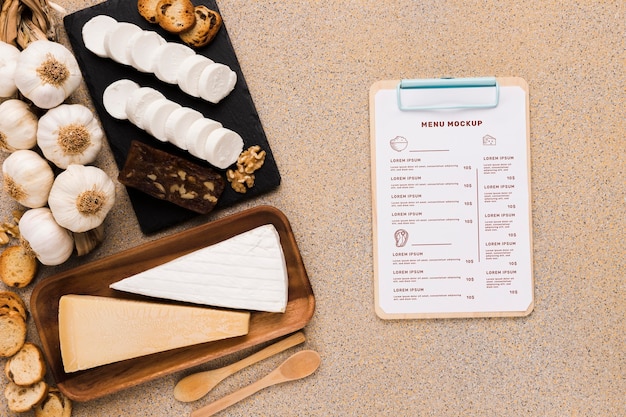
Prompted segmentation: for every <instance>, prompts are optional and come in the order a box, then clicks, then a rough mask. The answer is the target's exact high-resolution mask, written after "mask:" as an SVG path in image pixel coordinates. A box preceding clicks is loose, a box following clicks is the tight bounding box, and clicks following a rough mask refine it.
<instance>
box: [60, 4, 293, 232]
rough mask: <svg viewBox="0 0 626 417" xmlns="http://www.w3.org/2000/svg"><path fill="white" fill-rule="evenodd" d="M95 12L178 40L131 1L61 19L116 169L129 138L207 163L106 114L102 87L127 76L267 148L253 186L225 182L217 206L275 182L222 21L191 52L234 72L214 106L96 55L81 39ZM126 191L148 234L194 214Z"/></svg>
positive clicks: (246, 141)
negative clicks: (206, 40) (240, 187)
mask: <svg viewBox="0 0 626 417" xmlns="http://www.w3.org/2000/svg"><path fill="white" fill-rule="evenodd" d="M194 4H196V5H198V4H205V5H207V6H208V7H209V8H211V9H213V10H218V8H217V4H216V3H215V1H212V0H199V1H197V2H195V3H194ZM100 14H106V15H109V16H111V17H113V18H115V19H117V20H118V21H120V22H122V21H123V22H131V23H134V24H136V25H138V26H140V27H141V28H142V29H146V30H152V31H155V32H157V33H159V34H160V35H161V36H163V37H164V38H165V39H166V40H167V41H173V42H179V43H182V42H181V41H180V39H179V38H178V37H177V36H175V35H172V34H169V33H167V32H166V31H164V30H162V29H161V28H159V26H157V25H153V24H150V23H148V22H147V21H146V20H145V19H144V18H143V17H141V15H140V14H139V12H138V11H137V2H135V1H128V0H109V1H107V2H104V3H101V4H98V5H96V6H93V7H90V8H87V9H83V10H80V11H78V12H75V13H72V14H70V15H67V16H66V17H65V18H64V25H65V28H66V31H67V34H68V37H69V40H70V43H71V45H72V49H73V52H74V54H75V55H76V59H77V60H78V64H79V65H80V68H81V71H82V73H83V77H84V79H85V83H86V85H87V88H88V90H89V92H90V94H91V97H92V99H93V102H94V106H95V109H96V111H97V113H98V116H99V117H100V120H101V122H102V126H103V128H104V130H105V133H106V136H107V139H108V141H109V144H110V147H111V150H112V152H113V156H114V158H115V161H116V163H117V165H118V167H120V168H121V167H122V166H123V165H124V161H125V160H126V155H127V154H128V149H129V147H130V142H131V140H133V139H136V140H139V141H142V142H145V143H147V144H149V145H151V146H154V147H156V148H159V149H162V150H165V151H167V152H170V153H173V154H176V155H179V156H183V157H185V158H188V159H190V160H192V161H194V162H197V163H200V164H202V165H206V166H210V165H209V164H208V163H207V162H206V161H202V160H200V159H197V158H194V157H193V156H192V155H190V154H189V153H188V152H185V151H181V150H180V149H178V148H177V147H175V146H173V145H171V144H168V143H163V142H160V141H159V140H157V139H155V138H153V137H152V136H150V135H149V134H147V133H146V132H144V131H143V130H141V129H139V128H137V127H135V126H134V125H133V124H132V123H130V122H129V121H125V120H117V119H115V118H113V117H111V116H110V115H109V114H108V113H107V112H106V110H105V109H104V105H103V103H102V94H103V92H104V90H105V89H106V87H108V86H109V85H110V84H111V83H112V82H114V81H117V80H119V79H124V78H127V79H130V80H133V81H135V82H137V83H138V84H139V85H141V86H148V87H153V88H156V89H158V90H159V91H161V92H162V93H163V94H164V95H165V96H166V97H167V98H168V99H170V100H172V101H175V102H177V103H178V104H180V105H182V106H185V107H191V108H193V109H195V110H198V111H200V112H201V113H202V114H204V116H205V117H208V118H211V119H214V120H217V121H218V122H220V123H222V125H223V126H224V127H226V128H228V129H231V130H234V131H235V132H237V133H239V134H240V135H241V137H242V138H243V139H244V149H246V148H247V147H249V146H252V145H260V146H261V148H263V149H264V150H265V151H266V152H267V156H266V159H265V164H264V166H263V167H262V168H261V169H260V170H258V171H257V172H256V181H255V186H254V187H253V188H251V189H249V190H248V191H247V192H246V193H245V194H241V193H237V192H235V191H234V190H232V189H231V187H230V185H228V187H227V189H226V190H225V191H224V193H223V194H222V196H221V198H220V200H219V202H218V204H217V206H216V209H220V208H224V207H229V206H232V205H234V204H236V203H238V202H240V201H243V200H248V199H251V198H254V197H256V196H258V195H261V194H263V193H267V192H269V191H271V190H273V189H275V188H276V187H278V185H279V184H280V173H279V171H278V167H277V165H276V161H275V159H274V156H273V154H272V150H271V148H270V146H269V143H268V140H267V137H266V135H265V132H264V130H263V126H262V125H261V121H260V119H259V115H258V113H257V111H256V108H255V106H254V102H253V101H252V97H251V95H250V91H249V89H248V86H247V84H246V80H245V78H244V76H243V73H242V71H241V67H240V65H239V61H238V59H237V56H236V54H235V51H234V49H233V46H232V44H231V42H230V38H229V36H228V32H227V30H226V23H224V25H223V26H222V28H221V29H220V31H219V33H218V35H217V37H216V38H215V39H214V40H213V42H211V43H210V44H209V45H207V46H205V47H203V48H200V49H197V50H196V52H197V53H198V54H202V55H204V56H207V57H209V58H210V59H212V60H213V61H215V62H219V63H222V64H226V65H228V66H229V67H230V68H231V69H232V70H233V71H235V72H236V73H237V84H236V86H235V89H234V90H233V91H232V92H231V93H230V95H229V96H228V97H226V98H225V99H224V100H222V101H221V102H220V103H218V104H211V103H209V102H206V101H204V100H202V99H199V98H194V97H191V96H189V95H187V94H185V93H184V92H182V90H180V89H179V88H178V86H176V85H171V84H167V83H164V82H162V81H160V80H158V79H157V78H156V76H154V75H153V74H145V73H141V72H139V71H136V70H135V69H133V68H132V67H129V66H124V65H121V64H118V63H116V62H114V61H112V60H110V59H106V58H100V57H98V56H96V55H95V54H93V53H92V52H90V51H89V50H87V49H86V48H85V45H84V42H83V39H82V28H83V25H84V24H85V23H86V22H87V21H88V20H89V19H91V18H92V17H94V16H97V15H100ZM218 171H220V170H218ZM220 172H224V171H223V170H222V171H220ZM128 194H129V196H130V200H131V203H132V205H133V209H134V211H135V213H136V215H137V219H138V221H139V224H140V227H141V229H142V231H143V232H144V233H147V234H149V233H153V232H156V231H158V230H161V229H164V228H167V227H170V226H172V225H175V224H178V223H181V222H184V221H185V220H188V219H190V218H192V217H195V216H197V215H198V214H196V213H194V212H192V211H190V210H186V209H183V208H181V207H178V206H176V205H173V204H171V203H168V202H165V201H162V200H158V199H156V198H153V197H150V196H148V195H146V194H144V193H141V192H139V191H137V190H134V189H130V188H128Z"/></svg>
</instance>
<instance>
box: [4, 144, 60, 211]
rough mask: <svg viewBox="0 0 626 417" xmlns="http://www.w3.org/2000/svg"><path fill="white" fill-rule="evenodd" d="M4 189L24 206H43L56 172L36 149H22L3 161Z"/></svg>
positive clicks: (46, 200)
mask: <svg viewBox="0 0 626 417" xmlns="http://www.w3.org/2000/svg"><path fill="white" fill-rule="evenodd" d="M2 174H3V176H4V190H5V192H6V193H7V194H8V195H9V196H11V198H13V199H14V200H16V201H17V202H18V203H20V204H21V205H23V206H26V207H30V208H36V207H43V206H45V205H46V203H47V202H48V194H49V193H50V188H52V182H53V181H54V173H53V172H52V168H50V165H48V161H46V160H45V159H43V158H42V157H41V156H39V154H37V153H36V152H34V151H30V150H26V149H22V150H18V151H15V152H13V153H12V154H11V155H9V156H8V157H7V158H6V159H5V160H4V162H3V163H2Z"/></svg>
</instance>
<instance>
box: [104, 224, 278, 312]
mask: <svg viewBox="0 0 626 417" xmlns="http://www.w3.org/2000/svg"><path fill="white" fill-rule="evenodd" d="M110 287H111V288H113V289H116V290H119V291H126V292H131V293H137V294H143V295H147V296H151V297H159V298H166V299H172V300H178V301H186V302H190V303H196V304H205V305H211V306H219V307H226V308H236V309H244V310H257V311H268V312H284V311H285V309H286V306H287V301H288V274H287V267H286V263H285V256H284V253H283V250H282V246H281V244H280V236H279V234H278V231H277V230H276V228H275V227H274V226H273V225H272V224H266V225H263V226H259V227H256V228H254V229H252V230H249V231H247V232H244V233H241V234H239V235H235V236H233V237H231V238H230V239H227V240H224V241H222V242H219V243H216V244H214V245H211V246H207V247H205V248H202V249H199V250H196V251H194V252H191V253H189V254H187V255H184V256H181V257H179V258H176V259H174V260H172V261H170V262H167V263H164V264H162V265H159V266H157V267H154V268H151V269H148V270H146V271H143V272H140V273H138V274H136V275H133V276H130V277H128V278H125V279H123V280H121V281H118V282H115V283H113V284H111V286H110Z"/></svg>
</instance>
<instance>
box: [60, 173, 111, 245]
mask: <svg viewBox="0 0 626 417" xmlns="http://www.w3.org/2000/svg"><path fill="white" fill-rule="evenodd" d="M114 203H115V184H114V182H113V180H111V178H110V177H109V176H108V175H107V174H106V173H105V172H104V171H103V170H101V169H100V168H98V167H95V166H85V165H77V164H72V165H69V166H68V167H67V169H66V170H65V171H63V172H62V173H60V174H59V175H57V177H56V178H55V180H54V183H53V184H52V188H51V189H50V195H49V196H48V206H49V207H50V210H51V211H52V215H53V216H54V219H55V220H56V221H57V223H58V224H59V225H61V226H62V227H65V228H66V229H68V230H70V231H72V232H75V233H81V232H85V231H87V230H91V229H95V228H96V227H98V226H100V225H101V224H102V223H103V222H104V219H105V218H106V215H107V214H108V213H109V211H110V210H111V208H112V207H113V204H114Z"/></svg>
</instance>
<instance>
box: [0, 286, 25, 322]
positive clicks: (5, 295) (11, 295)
mask: <svg viewBox="0 0 626 417" xmlns="http://www.w3.org/2000/svg"><path fill="white" fill-rule="evenodd" d="M2 311H6V312H9V311H14V312H16V313H19V315H20V316H22V318H23V319H24V321H26V319H27V318H28V310H27V309H26V303H24V300H22V297H20V295H19V294H18V293H15V292H13V291H0V312H2ZM2 314H4V313H2Z"/></svg>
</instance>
